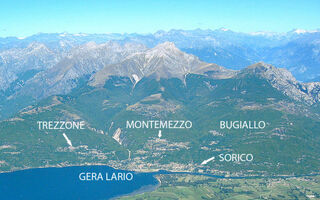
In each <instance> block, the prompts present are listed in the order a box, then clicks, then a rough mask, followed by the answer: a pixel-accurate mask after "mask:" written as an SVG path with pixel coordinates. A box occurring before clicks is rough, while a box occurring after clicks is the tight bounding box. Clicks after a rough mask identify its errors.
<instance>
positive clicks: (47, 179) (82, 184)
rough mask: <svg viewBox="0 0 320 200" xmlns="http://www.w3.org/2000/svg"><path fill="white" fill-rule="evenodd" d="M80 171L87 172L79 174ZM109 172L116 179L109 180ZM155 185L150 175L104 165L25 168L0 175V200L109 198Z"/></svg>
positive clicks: (149, 188)
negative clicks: (94, 175) (99, 175)
mask: <svg viewBox="0 0 320 200" xmlns="http://www.w3.org/2000/svg"><path fill="white" fill-rule="evenodd" d="M82 172H89V173H88V174H81V173H82ZM90 172H94V173H97V175H98V174H99V173H101V177H98V176H96V177H92V173H90ZM113 173H115V175H116V176H113V177H112V175H113ZM119 173H120V175H119ZM130 173H131V174H132V175H133V178H132V180H129V179H131V174H130ZM79 174H81V175H80V177H79ZM121 174H122V175H121ZM126 176H127V177H126ZM126 178H127V180H125V179H126ZM80 179H85V180H80ZM92 179H93V180H92ZM102 179H103V180H102ZM158 184H159V183H158V181H157V179H155V178H154V177H153V174H152V173H136V172H130V171H123V170H116V169H113V168H111V167H107V166H79V167H64V168H39V169H28V170H22V171H15V172H10V173H2V174H1V173H0V199H1V200H15V199H32V200H37V199H41V200H44V199H47V200H51V199H55V200H57V199H68V200H72V199H79V200H82V199H90V200H100V199H111V198H114V197H117V196H122V195H126V194H131V193H139V192H141V191H151V190H154V189H155V188H156V187H157V186H158Z"/></svg>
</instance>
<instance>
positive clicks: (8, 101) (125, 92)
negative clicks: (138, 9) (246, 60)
mask: <svg viewBox="0 0 320 200" xmlns="http://www.w3.org/2000/svg"><path fill="white" fill-rule="evenodd" d="M211 33H212V34H213V33H214V34H217V35H220V34H221V36H219V37H217V36H215V37H216V38H219V40H220V41H221V42H219V43H217V41H216V40H214V42H212V43H210V42H208V43H207V44H209V46H210V45H213V44H215V45H216V46H215V48H216V47H217V46H219V48H220V47H223V48H224V49H225V48H226V47H230V45H233V44H234V45H235V44H238V45H239V44H240V43H241V38H242V39H243V38H244V39H243V43H245V42H244V41H248V44H250V45H248V46H252V49H259V48H261V49H264V50H265V52H266V53H265V54H264V55H265V56H267V55H269V53H268V50H267V49H268V48H266V46H269V47H271V46H272V45H271V43H272V44H274V45H276V47H275V46H273V47H272V48H277V47H279V46H281V45H284V46H285V45H286V44H288V41H293V40H294V38H296V39H297V38H299V37H306V38H307V37H315V35H313V34H318V32H314V33H296V32H295V33H291V35H290V34H289V33H288V34H286V35H285V36H282V35H273V34H271V35H262V36H261V35H260V34H257V35H258V36H257V35H254V36H252V35H248V34H239V35H238V36H239V40H237V39H235V38H234V37H236V36H232V38H233V40H230V41H229V44H227V43H223V42H222V41H223V40H226V39H225V38H224V37H227V36H228V34H231V35H233V34H236V35H237V34H238V33H234V32H230V31H228V30H217V31H202V30H196V31H191V32H190V34H191V35H192V37H191V36H190V35H188V32H183V31H169V32H157V33H156V34H154V35H152V36H150V35H149V36H139V35H129V36H127V35H126V36H125V38H121V37H124V36H123V35H100V36H97V38H96V40H103V39H105V40H109V39H110V37H111V36H112V37H118V38H117V39H116V40H119V41H107V42H101V43H99V42H97V41H90V42H83V40H85V38H86V37H88V38H89V39H90V38H91V37H93V36H88V35H86V36H83V35H80V36H70V35H63V36H57V35H50V34H48V35H40V36H41V37H44V36H45V37H46V39H44V41H50V43H49V42H47V43H45V42H43V41H42V42H41V41H32V42H31V43H30V44H25V43H23V42H21V44H17V45H27V46H26V47H18V46H16V47H13V48H10V49H5V48H6V47H4V48H3V50H2V51H1V53H0V55H1V68H2V69H3V71H2V73H4V74H10V76H1V79H3V80H2V82H3V84H2V90H1V91H2V93H1V98H0V103H1V104H0V105H1V108H0V109H1V112H0V114H1V119H2V121H0V128H1V134H0V150H1V155H2V157H1V160H0V167H1V168H0V169H1V171H10V170H17V169H24V168H30V167H49V166H69V165H87V164H107V165H110V166H113V167H117V168H122V169H130V170H138V171H139V170H141V171H146V170H159V169H162V170H163V169H166V170H172V171H190V172H205V173H213V174H223V175H228V174H233V175H292V174H295V175H299V174H312V173H317V172H318V171H319V166H320V160H319V157H318V156H317V155H319V153H320V152H319V149H320V148H319V144H320V143H319V141H320V135H319V132H318V130H319V128H320V123H319V122H320V118H319V115H320V109H319V100H320V99H319V98H320V96H319V93H320V83H318V82H310V83H308V82H300V81H297V80H296V78H295V77H294V76H293V75H292V73H291V72H290V71H289V70H288V69H285V68H279V66H277V65H276V66H274V65H271V64H267V63H266V62H254V63H253V64H250V65H249V66H246V67H245V68H242V69H240V70H239V69H237V68H236V67H234V66H233V67H229V66H227V65H226V66H221V65H218V64H214V63H211V62H206V61H205V60H203V59H201V58H199V57H198V56H196V54H195V55H194V54H190V53H187V52H188V49H189V50H190V49H193V50H195V49H196V48H195V47H194V46H192V45H191V44H194V45H197V46H198V47H199V49H203V48H206V47H204V44H205V41H204V40H203V38H205V37H204V35H208V34H211ZM203 34H204V35H203ZM301 34H302V36H301ZM309 34H310V35H309ZM181 35H187V36H186V37H187V38H189V40H186V38H185V37H182V36H181ZM195 35H198V36H199V38H198V40H196V39H195V40H193V39H194V37H195ZM40 36H39V38H41V37H40ZM51 36H55V37H53V39H50V37H51ZM107 36H108V37H107ZM61 37H62V38H65V37H66V38H69V39H68V40H60V39H61ZM76 37H80V38H81V40H80V39H79V40H71V39H70V38H76ZM119 37H120V39H119ZM167 37H171V38H172V40H176V42H170V41H166V42H163V43H160V41H161V40H162V39H163V40H167V39H168V38H167ZM208 37H209V36H208ZM251 37H252V40H250V39H249V38H251ZM259 37H261V38H262V39H261V41H264V42H261V43H259V42H257V41H259V40H260V39H259ZM55 38H60V39H59V40H57V41H59V42H58V43H55ZM150 38H151V39H150ZM152 38H162V39H158V40H156V41H155V40H153V39H152ZM315 38H316V37H315ZM11 39H12V38H11ZM255 39H257V41H255ZM12 40H14V39H12ZM23 40H25V41H24V42H27V41H29V40H30V38H25V39H23ZM23 40H22V41H23ZM206 40H208V41H213V40H211V39H206ZM6 41H7V40H6ZM66 41H73V43H72V42H69V43H68V45H64V46H63V45H61V42H62V43H63V44H66V43H67V42H66ZM142 41H144V42H142ZM275 41H276V43H277V44H276V43H274V42H275ZM302 41H303V40H302V39H299V42H300V43H301V42H302ZM308 41H309V40H308ZM312 41H313V42H314V40H312ZM1 42H3V41H1ZM158 42H159V43H158ZM180 42H181V43H180ZM187 42H190V43H188V44H187ZM202 42H203V45H202ZM183 43H185V44H186V46H185V47H190V48H182V49H184V51H182V50H180V49H181V48H179V45H183ZM255 43H256V45H253V44H255ZM151 44H152V45H151ZM218 44H219V45H218ZM55 45H57V46H55ZM59 45H60V46H59ZM270 45H271V46H270ZM150 46H151V47H150ZM253 46H254V48H253ZM212 47H213V46H212ZM238 47H239V46H238ZM238 47H236V48H235V49H237V48H238ZM210 48H211V47H210ZM248 48H249V47H248ZM250 48H251V47H250ZM261 49H260V50H261ZM298 49H299V51H300V50H301V48H298ZM238 50H239V52H242V53H248V52H247V51H244V50H240V49H238ZM250 51H251V50H250ZM255 51H256V50H255ZM312 51H313V50H312ZM15 52H19V53H20V54H19V55H16V57H14V55H15ZM189 52H190V51H189ZM4 55H6V56H4ZM201 55H204V54H203V53H201ZM230 55H231V54H230ZM248 55H254V54H251V53H248ZM231 60H232V59H231ZM226 61H228V62H229V61H230V60H228V59H226ZM251 61H252V62H253V60H251ZM239 63H240V62H239ZM280 66H281V65H280ZM169 119H176V120H190V121H192V124H193V127H192V128H191V129H188V130H170V129H168V130H162V134H161V135H162V136H161V137H160V138H159V134H158V132H157V130H150V129H147V130H146V129H128V128H127V127H126V122H127V121H132V120H169ZM43 120H45V121H50V120H52V121H55V120H58V121H68V120H71V121H84V122H85V124H86V129H85V130H66V131H63V132H62V131H53V130H48V131H43V130H39V129H38V128H37V127H38V125H37V122H38V121H43ZM222 120H223V121H237V120H243V121H245V120H246V121H254V120H258V121H259V120H260V121H261V120H262V121H265V122H266V125H267V126H266V128H265V129H264V130H258V131H255V130H241V131H240V130H233V129H232V130H222V129H220V128H219V122H220V121H222ZM63 134H65V135H67V137H68V138H69V140H70V141H72V145H73V146H72V147H70V145H69V144H68V143H67V142H66V141H65V138H64V136H63ZM221 153H222V154H226V153H251V154H253V155H254V158H255V159H254V162H252V163H238V162H230V163H226V162H225V163H221V162H218V161H217V160H216V161H214V162H209V163H208V164H206V165H203V164H202V163H203V162H204V161H205V160H208V159H210V158H212V157H217V156H218V155H219V154H221ZM13 155H14V156H13ZM34 155H37V158H35V156H34Z"/></svg>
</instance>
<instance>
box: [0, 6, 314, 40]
mask: <svg viewBox="0 0 320 200" xmlns="http://www.w3.org/2000/svg"><path fill="white" fill-rule="evenodd" d="M0 1H1V2H0V37H4V36H29V35H32V34H35V33H39V32H45V33H55V32H59V33H60V32H69V33H80V32H82V33H110V32H113V33H114V32H116V33H125V32H126V33H133V32H136V33H153V32H155V31H157V30H170V29H187V30H190V29H196V28H201V29H208V28H209V29H217V28H221V27H225V28H228V29H231V30H234V31H239V32H255V31H272V32H286V31H290V30H292V29H294V28H299V29H307V30H314V29H319V28H320V1H319V0H299V1H298V0H264V1H262V0H237V1H234V0H194V1H188V0H181V1H179V0H176V1H174V0H114V1H108V0H104V1H103V0H101V1H95V0H61V1H59V0H56V1H54V0H20V1H18V0H0Z"/></svg>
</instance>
